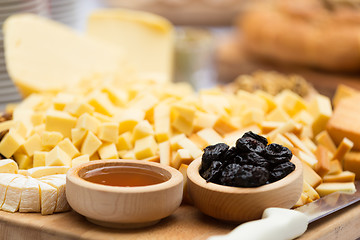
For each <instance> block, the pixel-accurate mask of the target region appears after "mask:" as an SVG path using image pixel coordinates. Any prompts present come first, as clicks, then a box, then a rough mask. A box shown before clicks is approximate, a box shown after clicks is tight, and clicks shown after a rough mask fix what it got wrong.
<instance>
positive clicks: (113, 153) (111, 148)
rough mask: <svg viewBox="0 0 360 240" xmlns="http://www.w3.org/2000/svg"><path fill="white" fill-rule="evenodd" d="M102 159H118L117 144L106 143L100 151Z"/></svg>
mask: <svg viewBox="0 0 360 240" xmlns="http://www.w3.org/2000/svg"><path fill="white" fill-rule="evenodd" d="M98 153H99V155H100V159H118V158H119V156H118V152H117V150H116V146H115V143H104V144H103V145H102V146H101V147H100V148H99V150H98Z"/></svg>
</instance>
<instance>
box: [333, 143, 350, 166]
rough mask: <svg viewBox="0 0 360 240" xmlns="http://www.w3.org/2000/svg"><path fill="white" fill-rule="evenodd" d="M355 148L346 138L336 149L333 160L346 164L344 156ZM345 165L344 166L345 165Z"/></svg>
mask: <svg viewBox="0 0 360 240" xmlns="http://www.w3.org/2000/svg"><path fill="white" fill-rule="evenodd" d="M353 146H354V143H353V142H352V141H350V140H349V139H347V138H346V137H345V138H343V140H342V141H341V143H340V145H339V146H338V148H337V149H336V152H335V153H334V156H333V158H332V159H337V160H339V161H340V162H341V163H344V161H343V160H344V156H345V155H346V154H347V153H348V152H350V150H351V148H352V147H353ZM343 165H344V164H343Z"/></svg>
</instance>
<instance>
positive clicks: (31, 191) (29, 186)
mask: <svg viewBox="0 0 360 240" xmlns="http://www.w3.org/2000/svg"><path fill="white" fill-rule="evenodd" d="M19 212H40V187H39V181H38V180H36V179H34V178H32V177H28V179H27V181H26V183H25V186H24V189H23V191H22V193H21V200H20V207H19Z"/></svg>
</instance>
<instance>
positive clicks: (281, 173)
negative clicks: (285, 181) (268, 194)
mask: <svg viewBox="0 0 360 240" xmlns="http://www.w3.org/2000/svg"><path fill="white" fill-rule="evenodd" d="M294 170H295V164H293V163H292V162H284V163H281V164H279V165H278V166H276V167H275V168H274V169H273V170H272V171H271V172H270V181H271V182H275V181H278V180H280V179H282V178H284V177H286V176H287V175H289V173H291V172H292V171H294Z"/></svg>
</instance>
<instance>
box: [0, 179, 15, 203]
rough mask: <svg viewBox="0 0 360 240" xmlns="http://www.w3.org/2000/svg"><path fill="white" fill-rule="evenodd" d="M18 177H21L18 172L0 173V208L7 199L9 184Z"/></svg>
mask: <svg viewBox="0 0 360 240" xmlns="http://www.w3.org/2000/svg"><path fill="white" fill-rule="evenodd" d="M17 177H19V175H18V174H11V173H0V209H1V206H2V205H3V203H4V201H5V196H6V191H7V188H8V185H9V184H10V182H11V181H12V180H14V179H15V178H17Z"/></svg>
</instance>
